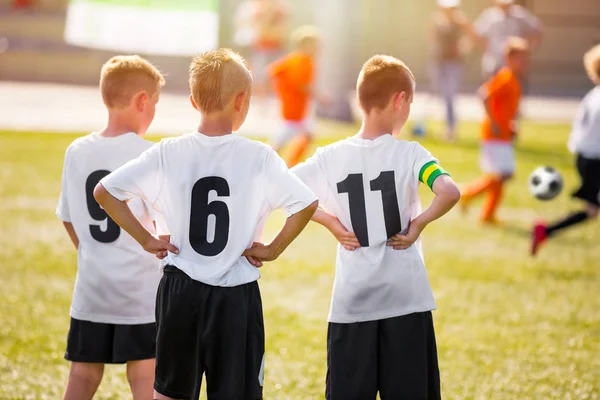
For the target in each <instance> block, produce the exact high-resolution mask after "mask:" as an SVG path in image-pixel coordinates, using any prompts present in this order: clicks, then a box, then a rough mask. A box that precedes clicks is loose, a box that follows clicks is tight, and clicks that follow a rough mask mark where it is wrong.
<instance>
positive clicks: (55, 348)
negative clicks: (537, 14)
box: [0, 123, 600, 399]
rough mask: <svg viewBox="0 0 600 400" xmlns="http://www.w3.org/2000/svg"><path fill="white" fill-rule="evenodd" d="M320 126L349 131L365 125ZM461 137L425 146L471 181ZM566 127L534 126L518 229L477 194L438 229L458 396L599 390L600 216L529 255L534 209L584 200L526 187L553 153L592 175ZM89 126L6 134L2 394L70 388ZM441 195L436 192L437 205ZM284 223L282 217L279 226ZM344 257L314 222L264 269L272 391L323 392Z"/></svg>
mask: <svg viewBox="0 0 600 400" xmlns="http://www.w3.org/2000/svg"><path fill="white" fill-rule="evenodd" d="M432 128H433V130H434V131H435V128H436V126H435V125H434V126H433V127H432ZM321 129H323V130H325V129H326V130H336V132H339V136H340V137H343V136H347V135H351V134H353V133H354V130H355V127H354V126H345V125H338V124H331V123H327V124H323V125H322V126H321ZM461 135H462V136H461V139H460V140H459V142H458V143H456V144H447V143H444V142H442V141H438V140H436V139H434V138H431V139H424V140H423V141H422V143H423V144H424V145H425V146H426V147H427V148H428V149H429V150H431V151H432V152H433V153H434V155H436V156H437V157H438V158H439V159H440V160H441V163H442V165H443V166H444V167H445V168H446V169H447V170H448V171H450V172H451V173H452V175H453V177H454V178H455V179H456V180H457V181H458V182H465V181H468V180H470V179H473V178H475V177H476V176H477V175H478V174H479V169H478V161H477V159H478V148H477V138H476V126H475V125H471V124H466V125H464V126H463V129H462V132H461ZM567 135H568V127H567V126H549V125H533V124H525V125H524V128H523V132H522V135H521V136H522V137H521V139H520V142H519V145H518V148H519V150H518V155H517V156H518V161H519V163H518V173H517V176H516V179H515V181H514V182H512V183H511V184H510V186H509V188H508V190H507V196H506V201H505V203H504V205H503V209H502V210H501V212H500V217H501V218H502V219H503V220H504V221H505V222H506V227H505V228H504V229H493V228H484V227H481V226H480V225H479V224H478V222H477V213H478V210H477V208H476V206H474V208H473V209H472V211H471V214H470V215H469V217H467V218H466V219H463V218H462V217H461V216H460V215H459V214H458V212H454V211H453V212H451V213H450V214H449V215H448V216H447V217H445V218H444V219H442V220H441V221H439V222H437V223H435V224H433V225H432V226H430V227H428V228H427V230H426V232H425V234H424V251H425V257H426V262H427V267H428V272H429V277H430V280H431V283H432V286H433V288H434V292H435V295H436V300H437V304H438V310H437V311H435V312H434V317H435V324H436V332H437V340H438V348H439V357H440V368H441V373H442V388H443V394H444V397H445V398H449V399H586V398H587V399H596V398H600V358H599V357H598V354H600V297H599V296H598V290H599V288H600V246H599V245H598V238H599V237H600V229H599V226H598V224H597V223H590V224H588V225H587V226H585V227H582V228H580V229H576V230H573V231H570V232H567V233H566V234H565V235H563V236H561V237H559V238H557V239H556V240H555V241H554V242H551V243H549V245H548V246H547V247H545V248H543V249H542V252H541V255H540V256H539V258H537V259H535V260H533V259H531V258H530V257H529V256H528V254H527V249H528V236H527V235H528V229H529V227H530V226H531V224H532V222H533V221H534V220H536V219H538V218H552V217H557V216H560V215H562V214H564V213H565V212H567V211H569V210H571V209H576V208H577V207H578V205H577V203H574V202H571V200H570V199H569V197H568V193H567V191H565V193H564V194H563V195H561V197H560V198H559V199H557V200H555V201H553V202H550V203H539V202H537V201H535V200H533V199H532V198H531V196H530V195H529V193H528V191H527V185H526V182H527V176H528V174H529V172H530V171H531V170H533V168H534V167H536V166H538V165H541V164H548V165H553V166H555V167H557V168H558V169H559V170H560V171H561V173H562V174H563V175H564V178H565V181H566V185H567V188H569V187H575V186H576V185H577V184H578V180H577V176H576V173H575V171H574V169H573V162H572V156H571V155H569V154H568V153H567V151H566V149H565V143H566V139H567ZM74 137H75V136H74V135H62V134H56V135H53V134H44V135H42V134H33V133H10V132H5V133H0V160H1V161H0V163H1V165H2V167H1V168H0V199H1V203H0V204H1V205H2V207H1V208H0V220H1V221H2V229H1V230H0V239H1V240H0V250H1V252H2V253H1V254H2V256H3V257H2V258H3V261H2V264H1V267H0V282H1V283H2V290H1V291H0V305H2V308H1V310H0V399H56V398H59V396H60V395H61V393H62V390H63V386H64V383H65V381H66V375H67V372H68V363H67V362H66V361H64V360H63V358H62V357H63V354H64V347H65V341H66V334H67V329H68V320H69V315H68V314H69V305H70V301H71V294H72V287H73V282H74V277H75V272H76V260H75V257H76V255H75V251H74V250H73V249H72V245H71V244H70V243H69V241H68V239H67V236H66V234H65V233H64V232H63V230H62V226H61V224H60V223H59V221H58V220H57V219H56V218H55V216H54V207H55V203H56V199H57V197H58V193H59V190H60V173H61V168H62V157H63V153H64V150H65V148H66V147H67V145H68V144H69V143H70V142H71V141H72V140H73V139H74ZM320 144H324V142H323V141H321V143H320ZM430 198H431V195H430V194H429V193H427V191H425V190H423V200H424V202H427V201H429V199H430ZM282 222H283V215H281V214H276V215H274V217H273V218H272V219H271V221H270V223H269V224H268V226H267V232H266V236H267V237H269V236H272V235H273V234H274V232H276V229H277V228H278V226H280V225H281V223H282ZM334 260H335V243H334V240H333V239H332V238H331V237H330V236H329V235H328V234H327V232H326V231H325V230H324V229H322V228H320V227H319V226H316V225H310V226H309V228H308V229H307V230H306V232H305V233H303V234H302V235H301V237H300V238H299V239H298V240H297V242H295V243H294V244H293V245H292V246H291V247H290V249H289V250H288V251H287V252H286V253H285V254H284V256H283V257H282V258H281V259H280V260H278V261H277V262H275V263H273V264H272V265H268V266H266V267H265V268H263V277H262V279H261V281H260V285H261V290H262V295H263V304H264V308H265V322H266V328H267V365H266V377H265V397H266V398H267V399H321V398H323V392H324V382H325V368H326V363H325V354H326V345H325V338H326V329H327V323H326V316H327V310H328V307H329V299H330V291H331V284H332V279H333V270H334V265H333V264H334ZM123 372H124V368H123V367H121V366H117V367H110V368H107V372H106V375H105V380H104V382H103V383H102V385H101V387H100V390H99V393H98V395H97V398H98V399H123V398H129V394H128V387H127V383H126V380H125V377H124V373H123Z"/></svg>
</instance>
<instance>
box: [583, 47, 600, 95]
mask: <svg viewBox="0 0 600 400" xmlns="http://www.w3.org/2000/svg"><path fill="white" fill-rule="evenodd" d="M583 65H585V70H586V71H587V73H588V76H589V77H590V79H591V80H592V82H594V83H595V84H596V85H600V44H598V45H596V46H594V47H592V48H591V49H590V50H589V51H588V52H587V53H585V55H584V56H583Z"/></svg>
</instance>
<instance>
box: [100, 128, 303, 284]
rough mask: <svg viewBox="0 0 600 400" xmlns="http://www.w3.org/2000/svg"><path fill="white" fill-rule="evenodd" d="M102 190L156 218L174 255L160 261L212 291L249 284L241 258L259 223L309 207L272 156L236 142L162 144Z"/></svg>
mask: <svg viewBox="0 0 600 400" xmlns="http://www.w3.org/2000/svg"><path fill="white" fill-rule="evenodd" d="M102 184H103V185H104V187H105V188H106V189H107V190H108V191H109V192H110V193H111V194H112V195H113V196H115V197H116V198H118V199H121V200H125V199H129V198H130V197H131V196H132V194H133V195H135V196H138V197H143V198H144V199H145V200H147V201H149V202H150V203H151V204H152V205H153V206H154V207H155V208H157V209H158V210H160V211H162V212H163V213H164V215H165V219H166V223H167V226H168V229H169V232H171V243H173V245H175V246H176V247H177V248H178V249H179V253H178V254H173V253H169V254H168V256H167V259H166V261H167V262H168V263H169V264H172V265H176V266H177V268H179V269H181V270H182V271H184V272H185V273H186V274H187V275H189V276H190V277H191V278H193V279H195V280H197V281H200V282H203V283H206V284H208V285H213V286H237V285H241V284H245V283H248V282H253V281H256V280H257V279H258V278H259V276H260V274H259V272H258V269H256V268H255V267H253V266H252V265H251V264H250V263H249V262H248V260H247V259H246V258H245V257H242V256H241V254H242V253H243V252H244V250H246V249H247V248H248V247H250V246H251V245H252V243H253V241H254V240H255V239H258V237H259V236H260V230H261V228H262V225H263V224H264V220H265V218H266V217H267V216H268V215H269V214H270V212H271V211H273V210H275V209H277V208H281V207H285V208H286V210H287V212H288V213H289V214H294V213H296V212H297V211H299V210H301V209H304V208H305V207H306V206H307V205H309V204H310V203H312V201H313V200H314V198H312V197H311V195H310V193H307V192H306V191H305V187H304V185H302V184H301V183H300V182H299V181H298V178H296V177H295V176H294V175H293V174H291V173H290V172H289V170H288V169H287V167H286V165H285V163H284V162H283V160H281V158H279V156H277V154H276V153H275V152H274V151H273V150H271V149H270V148H269V147H267V146H266V145H264V144H262V143H260V142H257V141H253V140H249V139H246V138H243V137H241V136H237V135H226V136H216V137H209V136H205V135H203V134H200V133H192V134H188V135H185V136H183V137H180V138H174V139H166V140H163V141H161V142H160V143H159V144H157V145H155V146H153V147H152V148H151V149H150V150H149V151H147V152H146V153H144V154H143V155H142V157H140V158H139V159H137V160H135V161H133V162H132V163H130V164H128V165H127V166H126V167H125V168H124V169H122V170H119V171H117V172H116V173H114V174H112V175H111V176H110V178H108V179H106V180H103V181H102ZM115 187H118V188H119V189H115ZM298 198H306V201H305V202H301V201H297V200H295V199H298Z"/></svg>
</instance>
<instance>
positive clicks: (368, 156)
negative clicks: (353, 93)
mask: <svg viewBox="0 0 600 400" xmlns="http://www.w3.org/2000/svg"><path fill="white" fill-rule="evenodd" d="M414 88H415V81H414V77H413V75H412V73H411V72H410V70H409V69H408V68H407V67H406V66H405V65H404V63H402V62H401V61H399V60H397V59H395V58H393V57H389V56H375V57H373V58H371V59H370V60H369V61H367V62H366V63H365V65H364V66H363V69H362V71H361V73H360V76H359V78H358V85H357V92H358V101H359V104H360V106H361V108H362V110H363V112H364V120H363V125H362V128H361V130H360V131H359V133H358V134H357V135H356V136H354V137H351V138H348V139H345V140H342V141H339V142H337V143H334V144H331V145H329V146H326V147H324V148H320V149H318V150H317V152H316V154H315V155H314V156H313V157H312V158H310V159H309V160H308V161H306V162H305V163H303V164H300V165H299V166H297V167H295V168H294V169H293V170H292V171H293V172H294V173H296V174H297V175H298V177H300V179H301V180H302V181H303V182H305V183H306V184H307V185H308V186H309V187H310V188H311V189H312V190H313V191H314V192H315V194H316V195H317V197H318V198H319V202H320V204H321V207H322V209H319V210H318V211H317V213H315V216H314V217H313V220H315V221H316V222H319V223H321V224H323V225H324V226H326V227H327V228H328V229H329V230H330V231H331V232H332V233H334V235H335V236H336V237H337V238H338V240H340V242H341V244H342V246H338V253H337V261H336V275H335V282H334V285H333V295H332V300H331V310H330V314H329V332H328V335H327V349H328V351H327V363H328V371H327V389H326V397H327V399H334V400H338V399H339V400H351V399H360V400H368V399H373V400H374V399H375V398H376V396H377V392H379V394H380V396H381V398H382V399H436V398H440V382H439V371H438V363H437V353H436V344H435V336H434V329H433V321H432V316H431V310H433V309H434V308H435V302H434V299H433V294H432V291H431V287H430V286H429V282H428V279H427V272H426V270H425V265H424V263H423V255H422V253H421V243H420V240H419V236H420V234H421V232H422V231H423V229H424V228H425V227H426V226H427V225H428V224H429V223H430V222H432V221H434V220H435V219H437V218H439V217H441V216H442V215H444V214H445V213H447V212H448V211H449V210H450V209H451V208H452V207H453V206H454V205H455V204H456V202H457V201H458V200H459V197H460V194H459V191H458V188H457V187H456V185H455V184H454V182H453V181H452V179H451V178H450V177H449V176H448V175H447V174H446V173H445V172H444V170H443V169H441V168H440V167H439V166H438V164H437V160H436V159H435V158H433V156H432V155H431V154H430V153H429V152H428V151H427V150H425V149H424V148H423V147H422V146H421V145H419V144H418V143H414V142H412V143H411V142H406V141H399V140H396V139H395V138H394V137H393V136H392V134H395V133H397V132H399V131H400V130H401V129H402V127H403V126H404V124H405V122H406V120H407V118H408V115H409V112H410V105H411V102H412V98H413V93H414ZM419 181H420V182H423V183H425V184H427V186H429V187H430V188H432V190H433V191H434V192H435V194H436V196H435V199H434V200H433V202H432V204H431V206H430V207H429V208H428V209H427V210H426V211H424V212H421V204H420V200H419V194H418V190H419ZM349 231H352V232H353V233H354V234H355V236H356V239H354V237H353V235H352V233H350V232H349Z"/></svg>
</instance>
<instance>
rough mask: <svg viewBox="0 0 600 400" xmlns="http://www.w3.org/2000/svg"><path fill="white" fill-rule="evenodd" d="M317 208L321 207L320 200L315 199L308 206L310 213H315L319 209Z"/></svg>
mask: <svg viewBox="0 0 600 400" xmlns="http://www.w3.org/2000/svg"><path fill="white" fill-rule="evenodd" d="M317 208H319V200H315V201H313V202H312V203H311V204H310V205H309V206H308V207H307V209H308V210H310V215H311V216H312V215H314V213H315V212H316V211H317Z"/></svg>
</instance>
